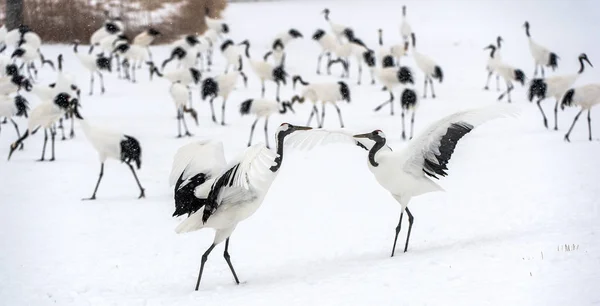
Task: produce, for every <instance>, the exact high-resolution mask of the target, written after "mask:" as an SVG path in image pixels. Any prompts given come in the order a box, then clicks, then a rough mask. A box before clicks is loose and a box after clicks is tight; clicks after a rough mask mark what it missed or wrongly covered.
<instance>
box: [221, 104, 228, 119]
mask: <svg viewBox="0 0 600 306" xmlns="http://www.w3.org/2000/svg"><path fill="white" fill-rule="evenodd" d="M226 103H227V99H226V98H223V104H222V105H221V111H222V113H221V125H225V104H226Z"/></svg>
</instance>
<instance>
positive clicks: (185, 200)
mask: <svg viewBox="0 0 600 306" xmlns="http://www.w3.org/2000/svg"><path fill="white" fill-rule="evenodd" d="M515 114H516V110H515V109H514V108H512V107H509V106H506V105H496V106H490V107H484V108H479V109H474V110H469V111H462V112H458V113H455V114H452V115H449V116H446V117H444V118H442V119H440V120H439V121H437V122H435V123H433V124H431V125H430V126H429V127H428V128H427V129H425V130H424V132H423V133H422V134H421V135H420V136H418V137H417V138H415V139H413V140H412V141H411V142H409V143H408V145H407V146H406V147H405V148H404V149H403V150H401V151H393V150H392V148H390V147H389V146H388V145H387V142H386V137H385V134H384V133H383V132H382V131H381V130H375V131H373V132H370V133H365V134H354V133H350V132H349V131H346V130H339V131H329V130H324V129H314V130H313V129H312V128H310V127H303V126H294V125H291V124H288V123H284V124H282V125H281V126H280V127H279V128H278V129H277V132H276V135H275V139H276V143H277V144H276V149H275V151H272V150H269V149H268V148H267V147H266V146H265V145H264V144H257V145H254V146H252V147H250V148H248V149H247V150H246V151H245V152H244V153H243V154H242V155H240V156H239V157H237V158H235V159H233V160H232V161H230V162H229V163H226V161H225V155H224V151H223V144H222V143H221V142H220V141H214V140H207V141H200V142H193V143H190V144H188V145H185V146H183V147H181V148H180V149H179V150H178V151H177V153H176V154H175V157H174V160H173V166H172V170H171V174H170V177H169V182H170V183H171V185H174V186H175V188H174V200H175V212H174V213H173V216H183V215H187V218H186V219H185V220H184V221H183V222H181V223H180V224H179V225H178V226H177V227H176V229H175V231H176V232H177V233H185V232H192V231H196V230H200V229H203V228H213V229H215V230H216V232H215V236H214V240H213V243H212V244H211V245H210V247H209V248H208V249H207V250H206V251H205V252H204V254H203V255H202V258H201V264H200V271H199V274H198V279H197V281H196V287H195V288H196V290H198V287H199V285H200V281H201V279H202V274H203V271H204V266H205V263H206V261H207V259H208V256H209V254H210V253H211V252H212V251H213V249H214V248H215V247H216V246H217V245H218V244H220V243H222V242H223V241H225V251H224V253H223V257H224V258H225V261H226V262H227V264H228V266H229V269H230V270H231V273H232V274H233V277H234V279H235V282H236V283H237V284H239V278H238V276H237V273H236V271H235V269H234V267H233V264H232V262H231V257H230V254H229V251H228V249H229V242H230V236H231V234H232V233H233V231H234V230H235V228H236V226H237V224H238V223H239V222H241V221H243V220H245V219H247V218H248V217H250V216H251V215H252V214H254V212H255V211H256V210H257V209H258V208H259V207H260V205H261V204H262V202H263V200H264V198H265V196H266V194H267V192H268V191H269V188H270V186H271V184H272V183H273V181H274V180H275V178H276V176H277V174H278V173H279V171H280V169H281V166H282V163H283V159H284V151H285V150H284V149H285V148H286V147H292V148H299V149H311V148H314V147H316V146H317V145H324V144H327V143H332V142H341V143H348V144H352V145H355V146H358V147H360V148H362V149H364V150H366V151H368V166H369V170H370V171H371V172H372V173H373V175H374V176H375V179H376V180H377V182H378V183H379V184H380V185H381V186H382V187H384V188H385V189H386V190H388V191H389V192H390V194H391V195H392V197H393V198H394V199H395V200H396V201H397V202H398V203H399V204H400V206H401V210H400V220H399V221H398V225H397V226H396V228H395V231H394V232H395V236H394V243H393V247H392V256H394V254H395V249H396V243H397V240H398V235H399V233H400V230H401V225H402V219H403V217H404V213H405V212H406V214H407V215H408V222H409V224H408V233H407V236H406V242H405V245H404V252H406V251H407V250H408V244H409V240H410V234H411V231H412V225H413V221H414V216H413V214H412V213H411V212H410V210H409V209H408V204H409V202H410V200H411V199H412V198H413V197H417V196H419V195H422V194H426V193H429V192H434V191H441V190H442V188H441V187H440V186H439V185H438V184H437V183H435V182H434V181H433V180H432V179H438V178H439V177H440V176H442V177H443V176H446V175H447V174H448V173H447V170H448V168H447V164H448V162H449V160H450V158H451V156H452V154H453V152H454V149H455V147H456V144H457V143H458V141H459V140H460V139H461V138H462V137H463V136H464V135H465V134H467V133H469V132H470V131H471V130H473V129H474V128H475V127H476V126H478V125H480V124H483V123H485V122H487V121H489V120H492V119H497V118H502V117H507V116H513V115H515Z"/></svg>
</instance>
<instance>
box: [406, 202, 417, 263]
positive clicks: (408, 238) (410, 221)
mask: <svg viewBox="0 0 600 306" xmlns="http://www.w3.org/2000/svg"><path fill="white" fill-rule="evenodd" d="M406 214H407V215H408V234H407V235H406V244H405V245H404V253H406V251H407V250H408V241H409V240H410V232H411V230H412V226H413V221H414V220H415V218H414V217H413V215H412V214H411V213H410V210H408V207H407V208H406Z"/></svg>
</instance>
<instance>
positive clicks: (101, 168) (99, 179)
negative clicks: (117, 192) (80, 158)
mask: <svg viewBox="0 0 600 306" xmlns="http://www.w3.org/2000/svg"><path fill="white" fill-rule="evenodd" d="M103 175H104V162H102V163H100V174H99V175H98V181H97V182H96V187H95V188H94V193H93V194H92V196H91V197H89V198H86V199H82V200H84V201H86V200H95V199H96V192H97V191H98V187H100V181H101V180H102V176H103Z"/></svg>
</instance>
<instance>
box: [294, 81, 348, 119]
mask: <svg viewBox="0 0 600 306" xmlns="http://www.w3.org/2000/svg"><path fill="white" fill-rule="evenodd" d="M296 82H300V83H301V84H302V85H304V88H303V89H302V93H301V94H300V95H299V96H298V95H296V96H294V97H292V102H296V101H298V102H300V103H303V102H304V100H306V99H308V100H310V102H312V103H313V107H312V110H311V112H310V115H309V117H308V123H307V124H306V125H308V126H310V122H311V121H312V117H313V115H314V116H316V117H315V118H316V120H317V125H318V126H319V127H322V126H323V124H324V121H325V104H328V103H329V104H332V105H333V106H334V107H335V109H336V111H337V113H338V117H339V119H340V127H342V128H343V127H344V122H343V120H342V112H341V110H340V108H339V106H338V105H337V102H340V101H347V102H348V103H350V101H351V96H350V87H348V85H347V84H346V83H344V82H320V83H308V82H306V81H304V80H302V78H301V77H300V76H294V78H293V83H294V87H295V85H296ZM319 102H321V119H320V120H319V110H318V108H317V103H319Z"/></svg>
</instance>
